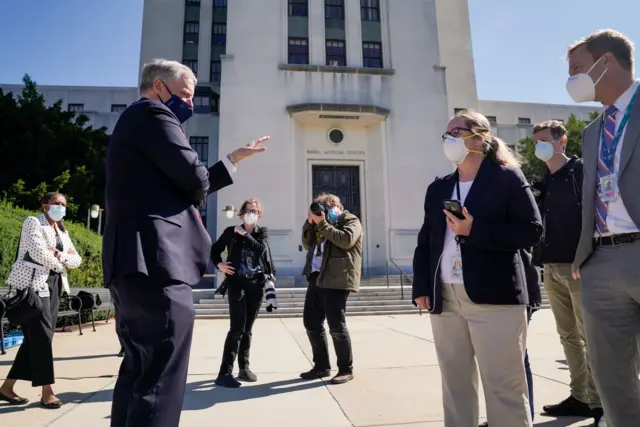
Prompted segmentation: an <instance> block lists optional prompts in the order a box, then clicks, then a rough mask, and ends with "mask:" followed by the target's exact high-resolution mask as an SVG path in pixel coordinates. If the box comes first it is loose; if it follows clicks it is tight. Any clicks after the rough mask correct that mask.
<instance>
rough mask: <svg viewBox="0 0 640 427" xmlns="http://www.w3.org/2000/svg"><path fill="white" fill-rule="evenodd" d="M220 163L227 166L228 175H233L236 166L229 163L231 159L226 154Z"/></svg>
mask: <svg viewBox="0 0 640 427" xmlns="http://www.w3.org/2000/svg"><path fill="white" fill-rule="evenodd" d="M222 164H223V165H224V167H225V168H227V172H229V176H233V174H234V173H236V170H237V168H236V167H235V166H234V165H233V163H231V160H229V158H228V157H227V156H224V157H223V158H222Z"/></svg>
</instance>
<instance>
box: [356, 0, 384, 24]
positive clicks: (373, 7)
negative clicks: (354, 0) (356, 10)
mask: <svg viewBox="0 0 640 427" xmlns="http://www.w3.org/2000/svg"><path fill="white" fill-rule="evenodd" d="M360 15H361V16H362V20H363V21H380V0H360Z"/></svg>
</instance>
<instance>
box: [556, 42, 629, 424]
mask: <svg viewBox="0 0 640 427" xmlns="http://www.w3.org/2000/svg"><path fill="white" fill-rule="evenodd" d="M567 53H568V58H569V74H570V77H569V80H568V82H567V91H568V92H569V95H570V96H571V97H572V98H573V100H574V101H576V102H589V101H598V102H601V103H602V104H603V105H604V106H605V111H604V112H603V114H601V115H600V117H599V118H598V119H596V120H594V121H593V122H591V124H589V125H588V126H587V127H586V128H585V130H584V133H583V136H582V155H583V157H584V179H583V187H582V188H583V189H582V195H583V197H582V231H581V234H580V242H579V243H578V248H577V251H576V256H575V259H574V262H573V274H574V278H580V277H581V278H582V294H581V295H582V297H581V298H582V311H583V319H584V326H585V333H586V335H587V343H589V345H588V352H589V361H590V365H591V371H592V375H593V380H594V383H595V385H596V389H597V391H598V394H599V395H600V400H601V401H602V405H603V408H604V415H605V416H606V418H607V420H606V424H605V423H604V420H603V419H602V418H601V419H598V418H596V423H595V424H594V425H595V426H596V427H598V426H603V425H608V426H609V427H627V426H636V425H638V422H639V420H640V392H639V390H640V381H639V380H638V366H639V364H640V353H639V351H638V348H639V344H640V343H639V342H638V337H640V263H639V262H638V260H639V259H640V230H639V229H638V228H639V227H640V192H638V182H640V149H638V148H637V145H638V144H639V143H640V95H638V92H639V91H640V82H638V81H636V80H634V77H633V72H634V69H633V66H634V64H633V44H632V43H631V41H630V40H629V39H627V38H626V37H625V36H624V35H622V34H620V33H618V32H617V31H613V30H601V31H598V32H596V33H593V34H592V35H590V36H589V37H587V38H586V39H583V40H580V41H579V42H577V43H575V44H574V45H573V46H571V47H570V48H569V49H568V52H567Z"/></svg>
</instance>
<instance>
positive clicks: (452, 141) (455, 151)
mask: <svg viewBox="0 0 640 427" xmlns="http://www.w3.org/2000/svg"><path fill="white" fill-rule="evenodd" d="M442 150H443V151H444V155H445V157H446V158H447V159H449V161H450V162H452V163H455V164H456V165H459V164H460V163H462V161H463V160H464V158H465V157H467V146H466V145H464V140H463V139H462V138H455V137H453V136H451V135H449V136H447V137H446V139H445V140H444V142H443V143H442Z"/></svg>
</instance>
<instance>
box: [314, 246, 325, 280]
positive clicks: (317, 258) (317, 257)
mask: <svg viewBox="0 0 640 427" xmlns="http://www.w3.org/2000/svg"><path fill="white" fill-rule="evenodd" d="M325 243H326V240H323V241H322V243H320V253H319V254H318V252H317V251H318V247H317V246H316V247H315V248H314V249H313V258H311V272H312V273H315V272H317V271H320V269H321V268H322V254H323V253H324V244H325Z"/></svg>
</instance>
